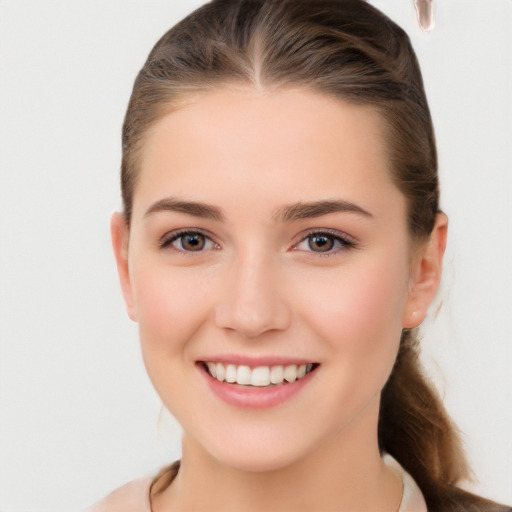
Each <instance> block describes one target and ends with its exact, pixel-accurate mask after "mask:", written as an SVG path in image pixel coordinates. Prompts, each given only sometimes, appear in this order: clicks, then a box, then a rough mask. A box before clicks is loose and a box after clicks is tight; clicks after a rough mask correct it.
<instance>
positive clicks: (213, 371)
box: [206, 363, 217, 377]
mask: <svg viewBox="0 0 512 512" xmlns="http://www.w3.org/2000/svg"><path fill="white" fill-rule="evenodd" d="M206 366H208V371H209V372H210V374H211V375H212V377H217V365H216V364H215V363H206Z"/></svg>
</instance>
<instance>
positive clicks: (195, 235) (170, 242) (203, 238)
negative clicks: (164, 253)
mask: <svg viewBox="0 0 512 512" xmlns="http://www.w3.org/2000/svg"><path fill="white" fill-rule="evenodd" d="M167 247H172V248H173V249H176V250H177V251H181V252H202V251H206V250H210V249H217V248H218V245H217V244H216V243H215V242H214V241H213V240H212V239H211V238H210V237H208V236H207V235H205V234H204V233H201V232H200V231H178V232H172V233H168V234H167V235H165V236H164V237H163V238H162V240H161V241H160V248H162V249H165V248H167Z"/></svg>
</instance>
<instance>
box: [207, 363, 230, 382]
mask: <svg viewBox="0 0 512 512" xmlns="http://www.w3.org/2000/svg"><path fill="white" fill-rule="evenodd" d="M210 373H211V372H210ZM213 376H214V377H217V380H220V381H221V382H222V381H223V380H224V379H225V378H226V368H225V367H224V365H223V364H222V363H217V364H216V365H215V375H213Z"/></svg>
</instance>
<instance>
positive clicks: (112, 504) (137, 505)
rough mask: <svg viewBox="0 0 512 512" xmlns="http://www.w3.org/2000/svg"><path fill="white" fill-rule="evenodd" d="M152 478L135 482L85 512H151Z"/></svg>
mask: <svg viewBox="0 0 512 512" xmlns="http://www.w3.org/2000/svg"><path fill="white" fill-rule="evenodd" d="M151 482H152V479H151V478H141V479H139V480H134V481H132V482H130V483H128V484H126V485H123V486H122V487H120V488H119V489H116V490H115V491H114V492H112V493H110V494H109V495H108V496H106V497H105V498H104V499H102V500H101V501H100V502H98V503H96V504H95V505H93V506H92V507H89V508H87V509H86V510H84V511H83V512H151V505H150V501H149V490H150V487H151Z"/></svg>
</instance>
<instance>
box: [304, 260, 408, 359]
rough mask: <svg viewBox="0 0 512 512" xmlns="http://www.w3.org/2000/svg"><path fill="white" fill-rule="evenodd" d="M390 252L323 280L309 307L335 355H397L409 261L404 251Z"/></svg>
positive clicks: (310, 316)
mask: <svg viewBox="0 0 512 512" xmlns="http://www.w3.org/2000/svg"><path fill="white" fill-rule="evenodd" d="M385 256H386V255H379V256H377V257H376V258H372V259H368V260H364V261H360V262H358V264H357V265H353V266H348V265H347V267H346V268H339V269H337V270H336V271H335V272H334V273H332V274H331V275H330V276H328V279H327V276H326V278H325V280H324V281H323V282H318V280H317V287H316V290H317V293H315V294H314V296H312V297H311V299H310V300H308V303H307V305H306V307H305V308H304V311H306V315H307V318H308V322H309V323H310V324H314V326H315V327H314V328H315V330H316V331H317V332H318V333H320V335H321V337H322V338H324V339H325V340H326V341H327V342H328V343H329V345H330V347H331V348H332V349H333V354H334V357H339V358H340V359H341V360H346V359H347V356H348V355H351V356H353V358H356V359H357V358H360V359H361V361H362V362H371V361H378V360H379V359H380V360H382V358H383V357H384V358H386V359H388V360H391V361H392V360H394V357H395V353H396V350H397V347H398V342H399V339H400V334H401V330H402V323H401V322H402V312H403V308H404V306H405V303H406V298H407V289H408V278H407V273H406V270H405V269H406V268H407V266H406V262H405V261H402V260H403V257H402V258H400V254H398V255H396V254H389V255H387V257H385ZM352 362H354V361H352Z"/></svg>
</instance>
